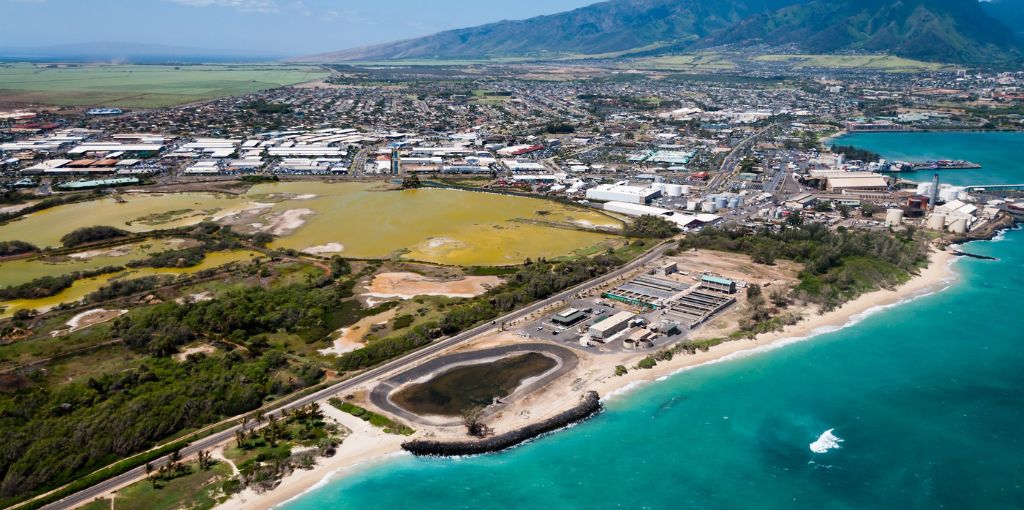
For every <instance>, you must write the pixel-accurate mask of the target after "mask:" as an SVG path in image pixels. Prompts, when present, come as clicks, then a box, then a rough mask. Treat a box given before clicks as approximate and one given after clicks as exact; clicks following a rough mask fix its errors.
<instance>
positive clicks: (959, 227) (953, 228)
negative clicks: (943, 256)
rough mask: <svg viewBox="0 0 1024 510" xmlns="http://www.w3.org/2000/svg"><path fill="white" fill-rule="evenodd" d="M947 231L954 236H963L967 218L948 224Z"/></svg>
mask: <svg viewBox="0 0 1024 510" xmlns="http://www.w3.org/2000/svg"><path fill="white" fill-rule="evenodd" d="M949 231H950V232H952V233H954V234H964V233H966V232H967V218H957V219H955V220H953V222H952V223H950V224H949Z"/></svg>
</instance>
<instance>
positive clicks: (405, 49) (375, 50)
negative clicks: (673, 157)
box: [298, 0, 1024, 64]
mask: <svg viewBox="0 0 1024 510" xmlns="http://www.w3.org/2000/svg"><path fill="white" fill-rule="evenodd" d="M1020 1H1021V0H997V1H995V2H982V3H979V2H978V0H611V1H606V2H601V3H597V4H593V5H590V6H587V7H582V8H579V9H575V10H572V11H568V12H563V13H559V14H553V15H549V16H538V17H534V18H530V19H526V20H519V21H500V22H497V23H490V24H487V25H481V26H478V27H471V28H463V29H457V30H448V31H445V32H440V33H437V34H434V35H429V36H426V37H419V38H416V39H409V40H405V41H398V42H394V43H387V44H380V45H376V46H368V47H364V48H356V49H350V50H345V51H340V52H333V53H325V54H321V55H314V56H310V57H304V58H302V59H298V60H303V61H315V62H343V61H356V60H396V59H494V58H548V57H552V58H554V57H566V56H596V57H602V56H653V55H664V54H673V53H682V52H687V51H696V50H706V49H709V48H718V47H730V48H745V47H758V48H762V47H763V48H785V49H786V50H787V51H789V52H792V51H798V52H806V53H886V54H893V55H898V56H903V57H909V58H915V59H921V60H930V61H940V62H950V63H965V64H973V63H978V64H989V63H1001V64H1006V63H1016V62H1020V61H1021V60H1022V55H1024V51H1022V49H1021V48H1022V43H1021V39H1020V37H1019V36H1018V34H1016V33H1015V31H1014V29H1011V28H1010V27H1009V26H1008V25H1007V24H1004V23H1003V22H1001V21H999V20H997V19H996V18H995V17H993V14H995V15H999V16H1002V14H1000V13H1003V12H1017V13H1018V14H1019V13H1020V12H1021V9H1020V8H1019V7H1020ZM1018 19H1019V18H1018ZM1007 21H1008V22H1010V21H1009V20H1007Z"/></svg>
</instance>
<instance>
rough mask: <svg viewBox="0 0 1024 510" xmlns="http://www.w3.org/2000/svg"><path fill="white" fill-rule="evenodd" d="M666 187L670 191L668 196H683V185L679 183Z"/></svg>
mask: <svg viewBox="0 0 1024 510" xmlns="http://www.w3.org/2000/svg"><path fill="white" fill-rule="evenodd" d="M666 188H667V191H668V196H670V197H681V196H683V187H682V186H680V185H679V184H669V185H668V186H666Z"/></svg>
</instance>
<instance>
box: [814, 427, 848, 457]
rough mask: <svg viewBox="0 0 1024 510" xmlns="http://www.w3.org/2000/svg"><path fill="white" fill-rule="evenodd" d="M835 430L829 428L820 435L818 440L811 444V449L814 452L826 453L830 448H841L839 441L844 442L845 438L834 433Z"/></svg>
mask: <svg viewBox="0 0 1024 510" xmlns="http://www.w3.org/2000/svg"><path fill="white" fill-rule="evenodd" d="M834 430H835V429H828V430H826V431H825V432H823V433H822V434H821V435H820V436H818V440H817V441H815V442H813V443H811V444H810V445H809V446H810V448H811V451H812V452H814V453H825V452H827V451H829V450H835V449H837V448H840V446H839V443H842V442H843V440H842V439H841V438H839V437H838V436H836V435H835V434H833V433H832V431H834Z"/></svg>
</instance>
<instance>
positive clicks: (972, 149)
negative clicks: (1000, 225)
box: [832, 132, 1024, 186]
mask: <svg viewBox="0 0 1024 510" xmlns="http://www.w3.org/2000/svg"><path fill="white" fill-rule="evenodd" d="M832 143H834V144H839V145H853V146H855V147H860V148H862V149H868V150H871V151H874V152H877V153H878V154H881V155H882V157H884V158H886V159H888V160H890V161H893V160H897V161H934V160H937V159H964V160H968V161H973V162H975V163H979V164H981V165H982V168H981V169H978V170H943V171H940V172H939V176H940V178H941V179H942V182H946V183H949V184H954V185H958V186H963V185H969V184H1024V133H1020V132H969V133H963V132H948V133H947V132H917V133H853V134H849V135H846V136H842V137H840V138H837V139H835V140H834V141H833V142H832ZM933 173H934V172H908V173H906V174H903V177H905V178H907V179H909V180H912V181H930V180H931V178H932V174H933Z"/></svg>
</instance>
